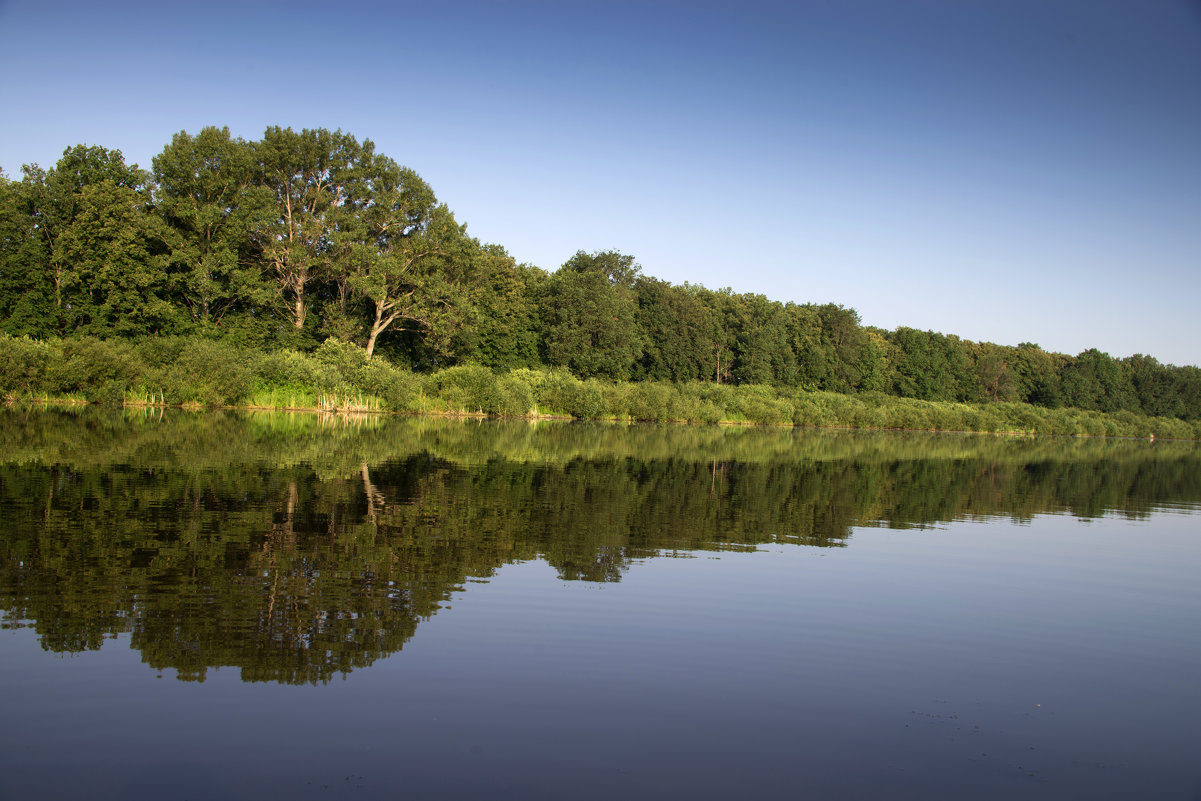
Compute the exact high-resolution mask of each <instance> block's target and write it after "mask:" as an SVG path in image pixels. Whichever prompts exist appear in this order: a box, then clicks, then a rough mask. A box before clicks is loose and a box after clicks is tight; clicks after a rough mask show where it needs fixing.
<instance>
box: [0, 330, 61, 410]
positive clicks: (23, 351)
mask: <svg viewBox="0 0 1201 801" xmlns="http://www.w3.org/2000/svg"><path fill="white" fill-rule="evenodd" d="M49 361H50V347H49V346H48V345H47V344H46V343H45V342H38V341H37V340H35V339H30V338H29V337H12V336H9V335H8V334H0V395H18V394H22V395H29V394H31V393H33V392H35V391H37V390H39V389H42V383H43V381H42V378H43V375H44V373H45V371H46V365H47V364H48V363H49Z"/></svg>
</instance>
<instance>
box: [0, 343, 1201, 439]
mask: <svg viewBox="0 0 1201 801" xmlns="http://www.w3.org/2000/svg"><path fill="white" fill-rule="evenodd" d="M0 396H2V397H4V398H7V399H9V400H11V401H18V400H33V401H51V402H77V403H85V402H86V403H102V404H108V405H126V406H138V405H144V406H158V405H168V406H195V407H219V406H238V407H246V408H259V409H298V410H300V409H311V410H320V411H330V412H334V411H336V412H368V413H371V412H390V413H408V414H446V415H471V416H489V417H514V418H522V417H525V418H534V417H543V416H546V417H570V418H578V419H588V420H638V421H657V422H684V423H707V424H717V423H732V424H748V425H780V426H793V425H795V426H810V427H845V428H857V429H905V430H922V431H976V432H995V433H1020V434H1051V435H1069V436H1110V437H1149V436H1155V437H1159V438H1171V439H1198V438H1201V421H1192V422H1188V421H1183V420H1178V419H1175V418H1166V417H1145V416H1143V415H1139V414H1136V413H1134V412H1129V411H1122V412H1116V413H1112V414H1104V413H1101V412H1094V411H1082V410H1079V409H1066V408H1061V409H1049V408H1044V407H1040V406H1032V405H1029V404H1024V403H950V402H935V401H920V400H914V399H909V398H897V397H893V396H889V395H884V394H881V393H866V394H860V395H842V394H837V393H831V392H805V391H803V390H795V389H787V388H777V387H771V386H765V385H745V384H744V385H740V386H731V385H724V384H714V383H701V382H694V383H687V384H670V383H662V382H652V381H645V382H638V383H626V382H607V381H599V380H596V379H588V380H583V381H582V380H580V379H578V378H576V377H575V376H573V375H571V374H570V373H568V372H567V371H565V370H553V369H538V370H532V369H519V370H513V371H510V372H506V373H494V372H493V371H492V370H490V369H488V368H486V367H480V366H475V365H460V366H455V367H450V368H447V369H445V370H440V371H438V372H434V373H430V374H421V373H414V372H411V371H409V370H407V369H404V368H400V367H397V366H395V365H392V364H389V363H388V362H386V361H384V360H382V359H379V358H376V359H372V360H370V361H368V360H367V359H366V358H365V357H364V354H363V351H362V349H361V348H358V347H356V346H354V345H351V344H347V343H342V342H338V341H337V340H333V339H331V340H327V341H326V342H325V343H323V344H322V345H321V346H320V347H318V348H317V349H316V350H315V351H313V352H312V353H302V352H299V351H292V350H281V351H274V352H270V353H254V352H246V351H240V350H237V349H235V348H232V347H230V346H228V345H224V344H222V343H219V342H214V341H211V340H206V339H184V338H159V339H148V340H143V341H141V342H138V343H136V344H135V343H129V342H125V341H108V340H97V339H73V340H54V341H50V342H41V341H36V340H31V339H26V338H14V337H0Z"/></svg>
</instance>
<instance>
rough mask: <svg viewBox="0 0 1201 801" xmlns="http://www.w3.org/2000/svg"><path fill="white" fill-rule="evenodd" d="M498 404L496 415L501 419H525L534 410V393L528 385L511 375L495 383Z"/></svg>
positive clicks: (502, 377)
mask: <svg viewBox="0 0 1201 801" xmlns="http://www.w3.org/2000/svg"><path fill="white" fill-rule="evenodd" d="M496 389H497V392H498V394H499V396H500V402H499V405H498V406H497V410H496V413H497V414H499V415H501V416H503V417H525V416H526V415H528V414H530V412H532V411H534V410H535V406H536V404H535V401H534V392H533V390H532V389H530V385H529V384H527V383H525V382H524V381H522V380H521V379H520V378H517V377H515V376H512V375H503V376H501V377H500V378H498V379H497V381H496Z"/></svg>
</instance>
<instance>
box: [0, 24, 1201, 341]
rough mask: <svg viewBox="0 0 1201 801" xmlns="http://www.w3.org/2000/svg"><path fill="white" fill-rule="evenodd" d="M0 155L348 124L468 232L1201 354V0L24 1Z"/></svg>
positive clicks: (913, 315)
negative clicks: (207, 130)
mask: <svg viewBox="0 0 1201 801" xmlns="http://www.w3.org/2000/svg"><path fill="white" fill-rule="evenodd" d="M0 75H3V76H4V78H3V79H0V104H2V105H0V108H3V114H2V115H0V117H2V119H0V167H3V169H4V170H5V172H6V173H7V174H8V175H9V176H10V177H19V175H20V167H21V164H22V163H28V162H37V163H39V164H41V165H43V166H50V165H52V164H53V163H54V162H55V161H56V160H57V158H58V157H59V155H60V154H61V152H62V151H63V149H65V148H66V147H69V146H71V145H73V144H77V143H80V142H84V143H87V144H99V145H104V146H106V147H112V148H119V149H121V150H122V151H123V152H124V153H125V155H126V157H127V159H128V160H129V161H136V162H138V163H139V164H141V165H142V166H144V167H149V166H150V161H151V158H152V157H153V156H154V155H155V154H156V153H158V152H159V151H160V150H162V148H163V146H164V145H165V144H166V143H167V142H169V141H170V138H171V136H172V134H174V133H175V132H177V131H180V130H187V131H190V132H196V131H198V130H199V129H200V128H201V127H203V126H205V125H220V126H228V127H229V128H230V129H231V131H232V132H233V133H234V134H236V135H238V136H242V137H244V138H247V139H254V138H257V137H259V136H260V135H261V134H262V132H263V129H264V128H266V127H267V126H268V125H277V124H278V125H284V126H292V127H294V128H302V127H317V126H323V127H328V128H342V129H343V130H346V131H349V132H351V133H353V134H355V135H356V136H358V137H360V138H370V139H372V140H374V141H375V143H376V145H377V148H378V149H379V150H380V151H382V152H384V153H386V154H387V155H389V156H392V157H393V158H395V159H396V160H397V161H399V162H401V163H402V164H405V165H407V166H409V167H412V168H413V169H415V170H417V172H418V173H420V174H421V175H422V176H423V177H424V178H425V179H426V180H427V181H428V182H429V183H430V184H431V185H432V186H433V187H434V189H435V191H436V192H437V193H438V195H439V197H440V198H441V199H442V200H444V201H446V202H447V203H448V204H449V205H450V207H451V208H452V209H453V210H454V211H455V213H456V215H457V216H458V218H459V220H460V221H462V222H466V223H467V224H468V230H469V232H470V233H472V234H473V235H475V236H477V237H479V238H480V239H481V240H484V241H487V242H496V243H499V244H501V245H504V246H505V247H506V248H507V249H508V250H509V252H510V253H512V254H513V255H514V256H515V257H516V258H517V259H518V260H520V261H524V262H529V263H532V264H536V265H538V266H539V267H542V268H545V269H548V270H553V269H555V268H557V267H558V265H560V264H561V263H563V262H564V261H566V260H567V258H568V257H570V256H571V255H572V254H573V253H574V252H575V251H576V250H587V251H592V250H599V249H616V250H620V251H622V252H624V253H630V254H633V255H634V256H635V257H636V258H637V259H638V261H639V262H640V263H641V265H642V267H643V271H644V272H645V273H647V274H649V275H653V276H656V277H659V278H663V279H665V280H668V281H672V282H674V283H683V282H684V281H689V282H692V283H699V284H704V285H705V286H708V287H712V288H719V287H725V286H729V287H731V288H732V289H734V290H735V291H737V292H759V293H763V294H765V295H767V296H768V297H770V298H773V299H775V300H780V301H797V302H810V301H812V302H819V303H824V302H835V303H840V304H843V305H845V306H849V307H852V308H854V309H856V310H858V311H859V313H860V315H861V317H862V319H863V321H864V323H865V324H869V325H876V326H880V327H882V328H889V329H891V328H895V327H896V326H898V325H907V326H912V327H915V328H921V329H933V330H936V331H942V332H944V333H951V334H957V335H959V336H961V337H964V338H967V339H973V340H987V341H992V342H998V343H1001V344H1009V345H1014V344H1017V343H1019V342H1023V341H1029V342H1037V343H1038V344H1040V345H1042V346H1043V347H1044V348H1046V349H1048V350H1054V351H1059V352H1064V353H1070V354H1075V353H1078V352H1080V351H1082V350H1084V349H1085V348H1088V347H1098V348H1100V349H1101V350H1104V351H1107V352H1109V353H1110V354H1112V355H1114V356H1119V357H1120V356H1127V355H1130V354H1132V353H1150V354H1152V355H1154V356H1156V357H1157V358H1159V359H1160V360H1161V361H1164V362H1169V363H1174V364H1199V363H1201V314H1198V313H1197V311H1196V308H1195V307H1196V306H1197V301H1198V300H1199V299H1201V3H1198V2H1195V1H1194V0H1141V1H1140V2H1131V1H1130V0H1075V1H1073V0H1028V1H1027V0H1004V1H1002V0H940V1H939V0H887V1H883V0H877V1H876V2H867V0H860V1H857V0H837V1H835V0H829V1H828V2H827V1H823V2H817V1H815V2H796V3H787V4H784V3H757V2H745V3H741V4H729V3H709V2H604V3H584V2H566V1H563V2H453V0H452V1H450V2H444V3H428V2H426V3H420V4H417V3H412V4H409V3H381V4H376V5H372V4H364V3H348V4H345V5H344V6H338V5H336V4H331V3H328V2H322V3H304V2H294V3H270V4H269V3H258V4H256V3H224V2H209V3H203V4H200V3H197V4H184V3H170V2H147V3H123V2H109V3H65V2H53V0H42V2H37V3H34V2H25V0H0Z"/></svg>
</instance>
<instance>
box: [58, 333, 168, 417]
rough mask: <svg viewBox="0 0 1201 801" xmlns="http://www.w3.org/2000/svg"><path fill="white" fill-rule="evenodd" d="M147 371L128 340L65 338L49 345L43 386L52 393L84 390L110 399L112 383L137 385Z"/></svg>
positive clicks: (86, 394) (92, 396)
mask: <svg viewBox="0 0 1201 801" xmlns="http://www.w3.org/2000/svg"><path fill="white" fill-rule="evenodd" d="M146 373H147V367H146V364H145V362H144V361H142V359H141V357H140V356H139V355H138V354H137V353H136V352H135V351H134V349H133V348H132V347H131V346H130V344H129V343H128V342H124V341H120V340H117V341H112V340H102V339H93V338H91V337H87V338H84V339H62V340H58V341H57V342H55V343H52V345H51V347H50V358H49V363H48V365H47V368H46V376H45V385H44V386H45V390H46V391H47V392H49V393H52V394H68V393H82V394H83V396H84V397H85V398H87V399H88V400H90V401H93V402H98V401H101V400H111V397H110V396H111V395H112V390H111V387H112V386H117V387H121V388H124V387H131V386H136V385H137V384H138V383H140V381H141V379H142V378H143V377H144V376H145V375H146ZM106 385H107V386H108V387H109V389H108V390H107V391H105V387H106ZM122 391H123V390H122Z"/></svg>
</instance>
